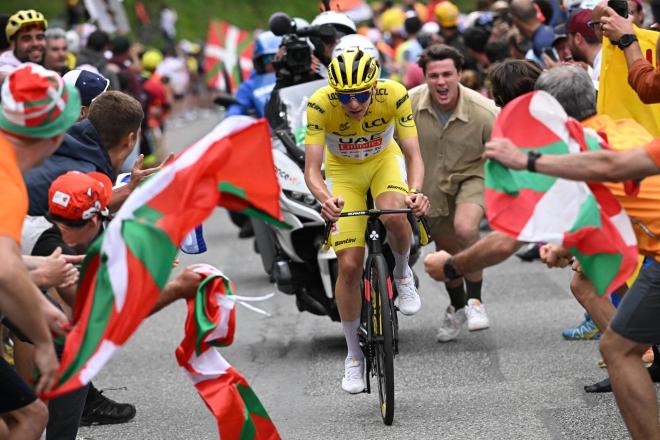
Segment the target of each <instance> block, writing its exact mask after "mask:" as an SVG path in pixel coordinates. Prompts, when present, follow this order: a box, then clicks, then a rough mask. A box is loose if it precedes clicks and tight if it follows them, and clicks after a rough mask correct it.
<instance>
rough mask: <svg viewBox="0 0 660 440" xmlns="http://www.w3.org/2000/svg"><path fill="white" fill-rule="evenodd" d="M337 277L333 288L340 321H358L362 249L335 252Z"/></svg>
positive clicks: (360, 306) (360, 305) (362, 260)
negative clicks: (337, 265) (337, 263)
mask: <svg viewBox="0 0 660 440" xmlns="http://www.w3.org/2000/svg"><path fill="white" fill-rule="evenodd" d="M337 260H338V262H339V275H338V276H337V284H336V287H335V296H336V299H337V309H338V310H339V316H340V317H341V320H342V321H354V320H356V319H360V310H361V309H362V299H361V297H360V277H361V276H362V264H363V262H364V248H362V247H352V248H346V249H342V250H341V251H339V252H337Z"/></svg>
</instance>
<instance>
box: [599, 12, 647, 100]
mask: <svg viewBox="0 0 660 440" xmlns="http://www.w3.org/2000/svg"><path fill="white" fill-rule="evenodd" d="M601 23H602V28H603V33H604V34H605V35H606V36H607V37H608V38H610V40H612V41H616V42H617V45H618V47H619V48H620V49H621V50H622V51H623V54H624V55H625V57H626V64H627V65H628V83H629V84H630V87H632V88H633V89H634V90H635V92H637V96H639V98H640V99H641V101H642V102H643V103H644V104H656V103H658V102H660V70H658V69H656V68H654V67H653V64H651V60H647V59H646V58H644V55H643V54H642V49H641V47H640V45H639V41H638V38H637V36H636V35H635V30H634V27H633V22H632V21H630V20H626V19H625V18H623V17H621V16H620V15H619V14H617V13H615V12H614V11H613V10H612V9H611V8H607V9H606V15H605V16H604V17H602V18H601ZM656 57H657V52H656ZM656 61H657V60H656ZM656 64H657V63H656Z"/></svg>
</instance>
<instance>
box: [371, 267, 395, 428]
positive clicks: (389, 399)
mask: <svg viewBox="0 0 660 440" xmlns="http://www.w3.org/2000/svg"><path fill="white" fill-rule="evenodd" d="M388 273H389V271H388V270H387V263H386V262H385V258H383V257H382V256H376V257H374V259H373V260H372V264H371V267H370V271H369V278H370V284H371V311H372V315H371V320H372V327H373V336H374V338H373V339H374V341H373V344H374V355H375V356H374V357H375V359H374V362H373V364H374V367H375V368H374V371H373V374H374V375H375V376H376V378H377V380H378V400H379V402H380V413H381V417H382V418H383V422H384V423H385V424H386V425H391V424H392V421H393V420H394V337H393V327H392V315H391V313H392V309H391V308H390V298H389V293H388V282H387V277H388Z"/></svg>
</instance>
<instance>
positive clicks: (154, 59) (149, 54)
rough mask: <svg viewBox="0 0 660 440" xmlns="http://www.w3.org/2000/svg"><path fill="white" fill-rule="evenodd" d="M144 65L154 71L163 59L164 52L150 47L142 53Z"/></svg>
mask: <svg viewBox="0 0 660 440" xmlns="http://www.w3.org/2000/svg"><path fill="white" fill-rule="evenodd" d="M141 61H142V67H143V68H144V69H145V70H148V71H150V72H153V71H155V70H156V67H158V65H159V64H160V62H161V61H163V54H162V53H161V52H160V51H159V50H157V49H149V50H148V51H146V52H145V53H144V54H143V55H142V60H141Z"/></svg>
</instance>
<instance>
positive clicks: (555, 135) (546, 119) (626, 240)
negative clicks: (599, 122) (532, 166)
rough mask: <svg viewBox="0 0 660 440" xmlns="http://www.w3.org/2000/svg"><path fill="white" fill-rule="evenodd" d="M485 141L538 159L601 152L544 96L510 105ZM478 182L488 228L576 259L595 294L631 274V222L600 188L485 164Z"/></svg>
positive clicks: (633, 259)
mask: <svg viewBox="0 0 660 440" xmlns="http://www.w3.org/2000/svg"><path fill="white" fill-rule="evenodd" d="M492 136H493V138H498V137H506V138H509V139H511V141H512V142H513V143H514V144H515V145H517V146H518V147H519V148H521V149H522V150H523V151H525V152H529V151H537V152H539V153H542V154H568V153H577V154H579V152H580V151H584V150H587V149H590V150H594V149H600V148H601V146H600V143H599V138H598V137H597V136H595V135H591V134H588V133H585V131H584V129H583V128H582V126H581V125H580V124H579V123H578V122H577V121H575V120H574V119H571V118H569V117H568V116H567V115H566V112H565V111H564V109H563V108H562V107H561V105H560V104H559V103H558V102H557V101H556V100H555V99H554V98H553V97H552V96H551V95H549V94H548V93H546V92H543V91H536V92H532V93H528V94H526V95H523V96H521V97H519V98H517V99H515V100H514V101H512V102H510V103H509V104H508V105H507V106H506V107H505V108H504V109H503V111H502V112H501V113H500V115H499V116H498V118H497V120H496V121H495V126H494V127H493V135H492ZM485 179H486V214H487V217H488V222H489V224H490V225H491V227H493V228H494V229H496V230H498V231H500V232H503V233H506V234H507V235H509V236H511V237H513V238H515V239H516V240H519V241H524V242H549V243H556V244H561V245H562V246H563V247H564V248H566V249H568V250H569V251H570V252H571V253H572V254H573V255H574V256H575V257H576V258H577V259H578V261H579V262H580V264H581V265H582V269H583V270H584V273H585V274H586V275H587V276H588V277H589V278H590V279H591V281H592V282H593V284H594V286H595V288H596V290H597V292H598V294H600V295H604V294H606V293H608V292H611V291H612V290H613V289H616V288H617V287H619V286H620V285H622V284H623V283H624V282H625V281H626V280H627V279H628V278H629V277H630V275H631V274H632V273H633V271H634V270H635V267H636V265H637V247H636V244H637V242H636V240H635V234H634V232H633V229H632V226H631V224H630V220H629V219H628V216H627V215H626V212H625V211H624V210H623V208H622V207H621V205H620V204H619V202H618V201H617V200H616V198H614V196H613V195H612V194H611V193H610V192H609V190H607V188H605V187H604V186H603V185H602V184H600V183H595V182H588V183H584V182H576V181H572V180H566V179H560V178H557V177H552V176H546V175H543V174H539V173H533V172H529V171H527V170H521V171H514V170H510V169H508V168H505V167H504V166H502V165H501V164H500V163H499V162H496V161H492V160H489V161H487V162H486V165H485Z"/></svg>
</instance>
